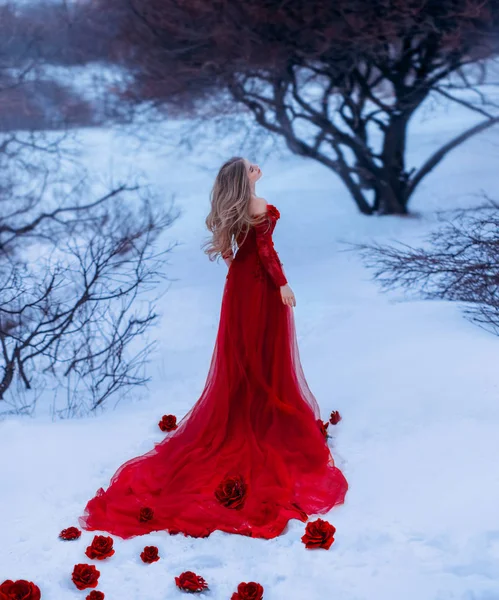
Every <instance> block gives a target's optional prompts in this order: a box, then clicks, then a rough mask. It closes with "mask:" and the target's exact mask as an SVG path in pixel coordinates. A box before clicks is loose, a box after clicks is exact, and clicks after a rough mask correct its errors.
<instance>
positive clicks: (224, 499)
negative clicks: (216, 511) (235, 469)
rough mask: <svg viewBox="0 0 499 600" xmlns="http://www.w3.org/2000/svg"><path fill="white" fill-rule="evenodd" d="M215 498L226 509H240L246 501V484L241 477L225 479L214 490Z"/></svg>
mask: <svg viewBox="0 0 499 600" xmlns="http://www.w3.org/2000/svg"><path fill="white" fill-rule="evenodd" d="M215 496H216V498H217V500H218V501H219V502H220V504H223V506H225V507H226V508H235V509H240V508H242V507H243V505H244V501H245V499H246V483H245V482H244V479H243V477H241V476H235V477H226V478H225V479H224V480H223V481H222V482H221V483H220V484H219V485H218V487H217V489H216V490H215Z"/></svg>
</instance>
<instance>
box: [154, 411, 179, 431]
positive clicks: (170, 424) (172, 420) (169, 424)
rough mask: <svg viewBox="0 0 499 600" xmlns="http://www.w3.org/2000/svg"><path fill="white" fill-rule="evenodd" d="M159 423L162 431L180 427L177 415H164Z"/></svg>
mask: <svg viewBox="0 0 499 600" xmlns="http://www.w3.org/2000/svg"><path fill="white" fill-rule="evenodd" d="M158 425H159V428H160V429H161V431H173V430H174V429H177V427H178V425H177V417H176V416H175V415H163V417H162V419H161V421H160V422H159V423H158Z"/></svg>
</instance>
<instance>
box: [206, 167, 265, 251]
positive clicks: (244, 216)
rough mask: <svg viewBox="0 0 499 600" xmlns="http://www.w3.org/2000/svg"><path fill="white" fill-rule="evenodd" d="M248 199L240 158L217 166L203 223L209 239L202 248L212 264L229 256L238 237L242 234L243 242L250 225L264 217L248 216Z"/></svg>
mask: <svg viewBox="0 0 499 600" xmlns="http://www.w3.org/2000/svg"><path fill="white" fill-rule="evenodd" d="M250 200H251V185H250V180H249V177H248V173H247V171H246V164H245V162H244V159H243V158H242V157H241V156H234V157H232V158H231V159H229V160H228V161H227V162H225V163H224V164H223V165H222V166H221V167H220V170H219V171H218V174H217V176H216V178H215V183H214V184H213V188H212V190H211V192H210V203H211V210H210V213H209V214H208V216H207V217H206V221H205V222H206V227H207V228H208V229H209V230H210V231H211V233H212V236H211V238H210V239H209V240H208V241H207V242H205V243H204V244H203V245H202V248H204V252H205V253H206V254H207V255H208V257H209V259H210V260H211V261H214V260H216V259H217V258H218V257H220V256H221V257H223V256H226V255H229V254H230V252H231V251H233V248H234V245H236V246H237V240H238V239H239V236H240V235H241V234H244V238H243V240H242V241H244V239H245V238H246V235H247V233H248V231H249V228H250V226H251V225H255V224H257V223H260V222H262V221H263V220H264V219H265V214H262V215H258V217H253V216H251V215H250V213H249V205H250ZM242 241H241V243H242Z"/></svg>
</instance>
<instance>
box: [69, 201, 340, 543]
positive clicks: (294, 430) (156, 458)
mask: <svg viewBox="0 0 499 600" xmlns="http://www.w3.org/2000/svg"><path fill="white" fill-rule="evenodd" d="M278 218H279V211H278V210H277V208H276V207H274V206H273V205H268V207H267V213H266V218H265V219H264V221H263V222H262V224H259V225H256V226H252V227H251V228H250V230H249V232H248V234H247V236H246V238H245V239H240V240H238V250H237V252H236V254H235V257H234V260H233V262H232V264H231V266H230V268H229V272H228V275H227V279H226V283H225V288H224V292H223V298H222V305H221V311H220V321H219V329H218V334H217V338H216V341H215V347H214V351H213V356H212V360H211V364H210V368H209V372H208V375H207V379H206V384H205V387H204V389H203V392H202V394H201V396H200V397H199V399H198V401H197V402H196V403H195V404H194V406H193V407H192V408H191V409H190V411H189V412H188V413H187V414H186V415H185V416H184V417H183V418H182V419H181V420H180V422H179V424H178V428H177V429H175V430H174V431H172V432H170V433H167V434H166V437H165V439H164V440H163V441H161V442H159V443H156V444H154V447H153V448H152V449H151V450H150V451H149V452H147V453H146V454H144V455H142V456H139V457H136V458H132V459H130V460H128V461H127V462H126V463H124V464H123V465H122V466H121V467H119V469H118V470H117V471H116V473H115V474H114V475H113V477H112V478H111V481H110V484H109V486H108V488H107V490H104V489H103V488H100V489H99V490H98V491H97V492H96V495H95V496H94V497H93V498H91V499H90V500H89V501H88V503H87V505H86V507H85V510H84V514H83V515H82V516H80V517H79V523H80V525H81V527H82V528H84V529H86V530H99V531H105V532H108V533H110V534H114V535H116V536H119V537H122V538H129V537H132V536H137V535H142V534H145V533H148V532H151V531H156V530H166V531H168V532H169V533H171V534H174V533H179V532H182V533H184V534H185V535H190V536H194V537H206V536H207V535H209V534H210V533H211V532H212V531H214V530H221V531H225V532H229V533H238V534H242V535H247V536H252V537H260V538H273V537H276V536H278V535H279V534H281V533H282V532H283V530H284V528H285V527H286V524H287V523H288V521H289V520H290V519H299V520H300V521H303V522H305V521H307V519H308V517H309V516H310V515H313V514H323V513H325V512H327V511H329V510H330V509H331V508H332V507H333V506H334V505H336V504H339V503H342V502H343V501H344V497H345V494H346V491H347V487H348V485H347V481H346V479H345V477H344V476H343V474H342V473H341V471H340V470H339V469H338V468H337V467H336V466H335V465H334V461H333V458H332V456H331V452H330V449H329V446H328V444H327V440H326V438H325V437H324V433H323V431H322V430H321V427H320V421H318V419H320V411H319V407H318V404H317V401H316V399H315V397H314V395H313V394H312V392H311V391H310V389H309V387H308V385H307V382H306V379H305V376H304V374H303V370H302V367H301V364H300V357H299V352H298V346H297V340H296V332H295V325H294V315H293V309H292V308H291V307H289V306H286V305H285V304H283V302H282V300H281V295H280V290H279V287H280V286H281V285H283V284H284V283H286V277H285V274H284V271H283V269H282V263H280V261H279V258H278V256H277V253H276V252H275V250H274V246H273V242H272V232H273V230H274V227H275V224H276V221H277V219H278ZM165 412H168V408H167V407H165ZM155 419H156V417H155Z"/></svg>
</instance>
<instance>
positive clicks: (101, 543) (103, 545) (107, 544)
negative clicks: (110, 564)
mask: <svg viewBox="0 0 499 600" xmlns="http://www.w3.org/2000/svg"><path fill="white" fill-rule="evenodd" d="M85 554H86V555H87V556H88V558H95V559H97V560H104V559H105V558H109V557H110V556H112V555H113V554H114V548H113V538H112V537H109V536H105V535H96V536H94V539H93V542H92V544H91V545H90V546H88V548H87V549H86V550H85Z"/></svg>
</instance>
